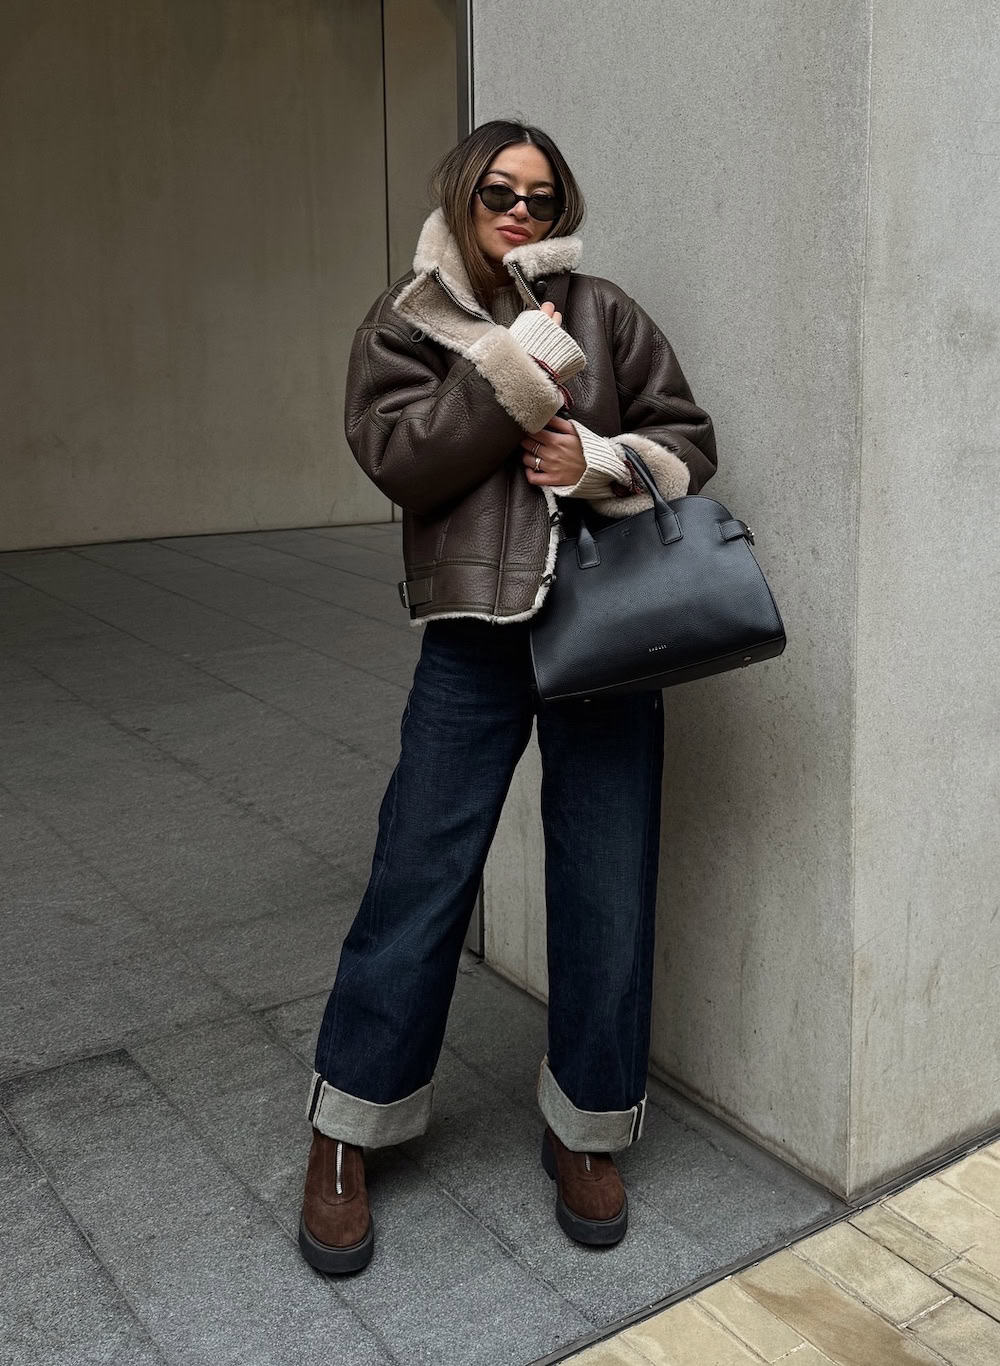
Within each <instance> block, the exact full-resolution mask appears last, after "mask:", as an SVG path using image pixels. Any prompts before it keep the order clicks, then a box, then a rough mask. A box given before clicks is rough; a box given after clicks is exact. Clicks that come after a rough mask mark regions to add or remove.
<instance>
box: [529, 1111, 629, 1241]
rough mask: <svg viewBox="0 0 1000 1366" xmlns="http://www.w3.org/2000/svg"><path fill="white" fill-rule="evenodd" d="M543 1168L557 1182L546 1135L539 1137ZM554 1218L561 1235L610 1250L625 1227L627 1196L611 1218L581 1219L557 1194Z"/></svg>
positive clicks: (553, 1160) (626, 1222)
mask: <svg viewBox="0 0 1000 1366" xmlns="http://www.w3.org/2000/svg"><path fill="white" fill-rule="evenodd" d="M542 1166H543V1167H544V1168H545V1170H546V1172H547V1173H548V1174H549V1176H550V1177H551V1178H552V1180H553V1181H556V1180H557V1172H556V1155H555V1153H554V1152H553V1151H552V1144H551V1143H550V1141H549V1135H548V1133H547V1132H546V1133H544V1134H543V1135H542ZM556 1218H557V1219H558V1221H559V1227H560V1228H561V1229H562V1230H563V1232H564V1233H567V1234H569V1236H570V1237H571V1238H573V1239H575V1241H576V1242H578V1243H588V1244H589V1245H590V1246H592V1247H610V1246H611V1245H612V1244H613V1243H620V1242H621V1240H622V1238H624V1236H625V1230H626V1229H627V1228H628V1195H627V1194H626V1196H625V1203H624V1204H623V1205H622V1207H621V1209H620V1210H619V1212H618V1213H617V1214H616V1215H615V1216H614V1218H613V1219H581V1217H580V1215H579V1214H574V1213H573V1211H572V1210H571V1209H570V1207H569V1205H567V1204H566V1201H565V1200H564V1199H563V1198H562V1196H561V1195H560V1194H558V1192H557V1194H556Z"/></svg>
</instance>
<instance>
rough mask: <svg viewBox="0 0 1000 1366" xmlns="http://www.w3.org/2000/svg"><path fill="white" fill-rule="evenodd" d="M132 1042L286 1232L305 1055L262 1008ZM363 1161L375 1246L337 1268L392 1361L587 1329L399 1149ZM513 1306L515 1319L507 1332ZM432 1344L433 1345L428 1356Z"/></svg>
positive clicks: (305, 1139) (295, 1176)
mask: <svg viewBox="0 0 1000 1366" xmlns="http://www.w3.org/2000/svg"><path fill="white" fill-rule="evenodd" d="M132 1054H133V1056H134V1057H135V1058H136V1059H137V1060H138V1061H139V1062H140V1064H141V1066H142V1067H143V1069H144V1070H145V1071H146V1072H147V1073H148V1074H149V1075H150V1076H151V1077H152V1078H153V1079H154V1080H155V1081H156V1083H157V1086H158V1087H159V1088H160V1089H161V1090H162V1091H163V1092H164V1093H165V1094H166V1095H167V1096H168V1097H169V1098H170V1100H171V1102H172V1103H173V1104H174V1105H175V1106H176V1108H177V1109H178V1110H179V1111H181V1113H182V1114H183V1115H184V1116H185V1119H186V1120H187V1121H188V1122H189V1123H190V1124H191V1125H192V1127H194V1128H195V1129H197V1131H198V1133H199V1135H200V1137H201V1139H202V1141H203V1142H204V1143H205V1144H206V1145H207V1146H208V1147H210V1148H211V1149H212V1151H213V1153H214V1154H215V1155H216V1156H217V1157H218V1158H219V1159H220V1161H222V1162H223V1163H224V1164H225V1165H226V1167H227V1168H228V1169H229V1170H230V1171H232V1172H233V1173H235V1174H236V1175H237V1176H238V1177H239V1179H240V1180H241V1181H242V1182H243V1183H244V1184H246V1185H247V1186H248V1188H249V1189H250V1190H251V1191H253V1192H254V1193H255V1195H257V1196H258V1197H259V1198H260V1199H261V1200H262V1201H263V1202H264V1203H266V1204H267V1205H268V1206H269V1207H270V1208H271V1210H272V1212H273V1214H274V1217H275V1219H276V1220H277V1222H278V1223H279V1224H280V1225H281V1226H282V1227H283V1228H284V1229H286V1231H287V1232H288V1234H289V1236H290V1237H291V1236H292V1235H293V1234H294V1232H295V1230H296V1228H297V1225H298V1218H299V1212H300V1209H301V1202H302V1183H303V1177H304V1172H305V1163H306V1158H307V1155H308V1149H309V1137H310V1128H309V1124H308V1121H307V1119H306V1113H305V1112H306V1103H307V1096H308V1090H309V1079H310V1076H311V1067H310V1066H309V1065H307V1064H306V1063H305V1062H303V1061H302V1060H300V1059H299V1058H297V1057H296V1056H294V1055H293V1054H292V1053H291V1051H290V1050H289V1049H288V1048H287V1047H285V1046H284V1045H283V1044H282V1043H281V1042H280V1041H279V1039H278V1038H277V1036H276V1034H275V1032H274V1031H273V1030H272V1029H271V1028H269V1027H268V1026H267V1025H266V1023H264V1022H263V1021H262V1020H247V1019H236V1020H230V1021H227V1022H222V1023H220V1024H219V1025H217V1026H208V1027H206V1028H204V1029H197V1030H190V1031H187V1032H186V1033H184V1034H183V1035H179V1036H177V1037H176V1038H173V1039H169V1040H163V1041H162V1042H160V1041H151V1042H149V1043H146V1044H143V1045H140V1046H138V1047H136V1048H134V1049H133V1050H132ZM366 1172H367V1179H368V1187H369V1197H370V1200H371V1204H372V1217H373V1220H374V1223H375V1231H376V1232H375V1236H376V1253H375V1257H374V1258H373V1260H372V1262H371V1264H370V1265H369V1266H368V1267H367V1268H366V1269H365V1272H364V1273H363V1274H362V1275H359V1276H355V1277H345V1278H343V1279H342V1280H339V1281H338V1291H339V1293H340V1295H341V1297H342V1298H343V1299H344V1301H345V1302H346V1303H347V1304H349V1305H351V1306H352V1307H353V1308H354V1309H355V1310H356V1311H357V1312H358V1313H359V1314H361V1315H362V1317H363V1318H364V1319H365V1320H366V1321H368V1322H377V1323H378V1326H379V1332H380V1334H381V1336H382V1340H383V1342H384V1343H385V1344H388V1346H389V1347H390V1349H391V1351H392V1353H393V1354H394V1355H395V1356H396V1357H397V1359H398V1360H400V1361H402V1362H423V1361H434V1360H437V1361H442V1360H443V1361H449V1360H453V1361H455V1362H456V1363H457V1362H459V1361H461V1362H463V1363H464V1361H465V1360H466V1356H465V1355H456V1356H454V1357H448V1356H447V1355H445V1352H446V1345H447V1344H448V1343H452V1342H458V1341H460V1340H464V1341H467V1343H468V1345H467V1346H466V1347H465V1348H463V1351H464V1352H467V1353H468V1360H469V1361H477V1362H478V1361H482V1362H484V1363H485V1362H489V1361H500V1360H506V1359H510V1360H512V1361H515V1360H524V1361H529V1360H532V1359H533V1358H532V1355H531V1353H532V1352H533V1351H534V1352H535V1355H541V1354H542V1353H541V1351H540V1350H539V1351H535V1348H536V1347H537V1344H538V1343H539V1342H540V1341H543V1340H544V1341H545V1342H547V1343H551V1344H552V1345H553V1346H555V1345H558V1344H559V1343H562V1342H570V1341H573V1340H574V1339H575V1338H578V1337H580V1336H582V1335H583V1334H585V1333H587V1332H589V1331H591V1330H592V1324H591V1322H590V1321H589V1320H588V1319H587V1318H585V1317H584V1316H583V1315H581V1314H580V1313H578V1312H577V1311H575V1310H574V1309H573V1307H572V1306H571V1305H570V1304H568V1303H567V1302H566V1301H565V1300H564V1299H563V1298H562V1296H561V1295H560V1294H559V1293H558V1292H557V1291H556V1290H555V1289H553V1288H552V1287H551V1286H549V1285H548V1284H546V1283H545V1282H544V1281H539V1280H538V1278H537V1277H536V1276H535V1275H534V1274H533V1272H532V1271H531V1269H530V1268H529V1267H528V1266H526V1265H523V1264H521V1263H520V1262H518V1261H517V1259H516V1258H514V1257H513V1256H512V1253H511V1251H510V1249H509V1248H508V1247H506V1246H505V1245H504V1243H503V1242H502V1241H501V1240H499V1239H497V1238H496V1237H495V1236H493V1235H492V1234H491V1232H490V1231H489V1230H488V1229H487V1228H486V1227H485V1226H484V1225H483V1224H482V1223H481V1222H480V1221H479V1220H478V1219H477V1218H475V1217H474V1215H473V1214H472V1213H470V1212H469V1211H468V1210H466V1209H465V1208H463V1206H462V1205H461V1204H460V1203H459V1202H457V1201H456V1200H455V1199H454V1198H453V1196H452V1195H451V1194H450V1192H449V1191H448V1189H446V1188H445V1187H443V1186H442V1185H441V1184H440V1182H438V1181H435V1180H434V1179H432V1178H431V1177H429V1176H428V1175H427V1173H425V1172H424V1171H423V1170H422V1169H421V1167H420V1166H418V1165H417V1164H416V1163H414V1162H413V1161H412V1159H411V1158H410V1157H409V1156H408V1155H407V1154H406V1152H405V1147H400V1148H387V1149H371V1150H369V1151H368V1152H367V1154H366ZM418 1268H419V1272H418V1274H415V1273H416V1272H417V1269H418ZM485 1285H492V1286H493V1289H494V1293H495V1296H496V1300H497V1302H496V1304H495V1305H494V1306H493V1308H492V1310H491V1312H490V1314H489V1315H487V1316H486V1317H485V1318H481V1317H480V1315H479V1306H478V1304H477V1301H476V1295H477V1294H478V1291H479V1288H480V1287H482V1286H485ZM460 1286H467V1287H469V1288H470V1297H469V1298H468V1299H464V1298H463V1297H462V1296H460V1295H456V1294H455V1291H456V1288H457V1287H460ZM518 1300H519V1301H520V1308H518V1309H516V1311H515V1305H516V1302H517V1301H518ZM526 1308H527V1312H528V1324H529V1325H530V1326H529V1327H527V1328H526V1327H525V1325H524V1313H525V1309H526ZM515 1313H516V1316H517V1317H519V1318H520V1319H521V1321H522V1322H521V1326H520V1327H519V1328H518V1329H517V1330H516V1331H513V1333H512V1331H511V1330H512V1326H513V1319H514V1317H515ZM540 1325H544V1332H543V1333H542V1334H541V1336H539V1327H540ZM525 1334H527V1336H525ZM519 1335H520V1336H519ZM518 1341H522V1342H525V1343H527V1346H526V1347H525V1348H524V1351H525V1353H526V1355H524V1356H523V1357H521V1356H517V1355H512V1356H510V1357H509V1358H508V1357H506V1356H505V1355H504V1353H505V1352H506V1351H507V1350H508V1348H510V1347H511V1344H512V1343H516V1342H518ZM435 1344H436V1347H435ZM434 1350H437V1351H438V1352H439V1353H441V1355H439V1356H438V1357H437V1358H435V1357H434V1356H433V1351H434ZM520 1350H521V1349H520V1348H518V1351H520ZM545 1350H550V1348H546V1349H545ZM490 1353H492V1354H493V1355H490Z"/></svg>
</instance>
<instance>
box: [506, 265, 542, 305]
mask: <svg viewBox="0 0 1000 1366" xmlns="http://www.w3.org/2000/svg"><path fill="white" fill-rule="evenodd" d="M507 269H508V270H509V271H510V273H511V275H513V277H514V283H515V284H516V285H517V287H518V289H519V290H520V291H521V294H522V296H523V298H524V301H525V303H526V304H527V305H528V307H529V308H538V306H539V305H538V300H537V299H536V298H535V296H534V294H533V293H532V290H531V286H530V285H529V284H528V281H527V279H526V277H525V274H524V271H523V270H522V269H521V267H520V266H519V265H518V264H517V262H516V261H511V263H510V265H509V266H508V267H507Z"/></svg>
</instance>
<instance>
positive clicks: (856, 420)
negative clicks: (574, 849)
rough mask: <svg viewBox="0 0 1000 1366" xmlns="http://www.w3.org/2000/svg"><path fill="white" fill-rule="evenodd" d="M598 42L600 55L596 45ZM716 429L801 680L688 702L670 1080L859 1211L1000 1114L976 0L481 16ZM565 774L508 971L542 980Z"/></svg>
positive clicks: (478, 37) (991, 33)
mask: <svg viewBox="0 0 1000 1366" xmlns="http://www.w3.org/2000/svg"><path fill="white" fill-rule="evenodd" d="M570 34H571V35H572V42H569V41H567V36H568V35H570ZM473 37H474V89H475V100H476V104H475V119H476V122H477V123H479V122H482V121H483V120H484V119H486V118H490V117H496V116H499V115H501V114H508V113H512V114H519V115H522V116H523V117H525V118H526V119H528V120H529V121H531V122H536V123H539V124H541V125H542V126H543V127H546V128H547V129H548V130H549V131H551V132H552V133H553V135H554V136H555V137H556V138H557V139H558V140H559V142H560V144H561V145H562V147H563V149H564V151H565V152H566V154H567V156H568V157H569V159H570V162H571V164H572V165H573V166H574V167H575V168H576V170H577V173H578V175H579V178H580V180H581V182H582V185H583V188H584V191H585V193H586V195H587V197H588V203H589V215H588V219H587V222H586V224H585V225H584V228H583V229H582V236H583V238H584V243H585V250H584V258H583V261H582V263H581V269H583V270H586V271H589V272H591V273H593V274H599V275H607V276H609V277H610V278H612V279H614V280H616V281H617V282H619V283H620V284H621V285H622V286H623V287H624V288H625V289H627V290H628V291H629V292H630V293H631V294H633V296H634V297H635V298H637V299H638V300H639V301H640V302H641V303H642V304H643V306H644V307H645V308H646V309H647V310H648V311H649V312H650V313H651V314H652V315H653V317H655V318H656V319H657V321H658V322H659V323H660V324H661V326H662V327H663V329H664V331H665V332H666V333H667V335H668V336H669V337H670V338H671V340H672V342H673V343H674V345H675V347H676V349H677V351H678V354H679V356H680V358H681V361H682V363H683V365H684V368H685V370H686V372H687V375H688V378H689V379H690V381H691V383H692V386H693V388H694V391H695V395H696V397H697V398H698V399H699V400H700V401H701V402H702V403H704V404H705V406H706V407H707V408H708V409H709V411H710V412H712V413H713V416H714V417H715V418H716V422H717V427H718V433H719V446H720V456H721V459H720V473H719V475H718V476H717V478H716V479H715V480H714V481H713V482H712V483H711V484H710V485H709V486H708V488H707V489H706V490H705V492H706V494H711V495H712V496H714V497H716V498H718V499H719V500H720V501H722V502H724V503H725V504H726V505H727V506H729V507H730V509H731V510H732V511H733V512H734V514H736V515H738V516H741V517H744V518H745V519H746V520H747V521H749V522H750V524H751V525H752V526H753V527H754V528H755V530H756V531H757V533H758V545H757V551H758V554H759V557H760V559H761V562H762V564H763V565H764V567H765V569H766V572H767V574H768V578H769V580H770V582H771V584H772V586H773V588H774V591H775V594H776V596H777V598H778V601H779V604H780V605H781V608H782V611H783V615H784V617H785V621H786V626H787V629H788V634H789V642H790V643H789V648H788V651H787V652H786V654H785V656H783V657H782V658H781V659H780V660H777V661H772V662H770V663H768V664H764V665H760V666H757V667H755V668H753V669H751V670H749V671H746V672H740V673H738V674H733V675H725V676H721V677H719V678H716V679H710V680H704V681H702V682H698V683H694V684H688V685H685V686H684V687H681V688H677V689H671V690H668V691H667V693H666V694H665V703H666V716H667V764H666V778H665V791H664V811H665V814H664V823H663V834H662V871H661V881H660V920H659V925H658V960H657V992H656V1005H655V1011H654V1027H653V1034H654V1037H653V1055H654V1063H655V1069H656V1070H657V1071H658V1072H659V1073H660V1074H662V1075H663V1076H665V1077H667V1078H668V1079H670V1080H671V1081H673V1082H674V1083H675V1084H676V1085H678V1086H679V1087H680V1088H682V1089H683V1090H685V1091H686V1092H687V1093H689V1094H690V1095H692V1096H694V1097H695V1098H697V1099H699V1100H700V1101H701V1102H702V1103H704V1104H705V1105H706V1106H708V1107H709V1108H711V1109H712V1110H714V1111H715V1112H716V1113H718V1114H720V1115H722V1116H723V1117H725V1118H727V1119H728V1120H730V1121H731V1122H733V1123H734V1124H736V1125H738V1126H739V1127H740V1128H742V1129H743V1130H744V1131H746V1132H747V1133H749V1134H751V1135H753V1136H754V1137H756V1138H758V1139H759V1140H760V1141H761V1142H763V1143H764V1144H765V1145H767V1146H768V1147H770V1148H771V1149H773V1150H774V1151H776V1152H778V1153H780V1154H782V1155H783V1156H785V1157H786V1158H787V1159H788V1160H789V1161H791V1162H793V1163H794V1164H795V1165H796V1166H798V1167H799V1168H800V1169H802V1170H803V1171H806V1172H808V1173H810V1174H811V1175H814V1176H815V1177H817V1178H818V1179H819V1180H821V1181H822V1182H824V1183H825V1184H826V1185H827V1186H829V1187H830V1188H831V1189H833V1190H835V1191H838V1192H840V1193H847V1194H858V1193H860V1192H862V1191H864V1190H866V1189H870V1188H872V1187H873V1186H874V1185H875V1184H877V1183H878V1182H880V1181H882V1180H884V1179H887V1178H888V1177H890V1176H892V1175H894V1174H897V1173H899V1172H902V1171H905V1170H907V1169H908V1168H909V1167H912V1166H913V1165H914V1164H916V1163H917V1162H918V1161H920V1160H921V1159H922V1158H925V1157H927V1156H930V1155H932V1154H934V1153H936V1152H939V1151H943V1150H945V1149H947V1148H948V1147H949V1146H950V1145H952V1144H954V1143H956V1142H958V1141H960V1140H962V1139H963V1138H965V1137H968V1136H971V1135H974V1134H975V1133H977V1132H979V1131H981V1130H985V1129H988V1128H990V1127H992V1126H994V1125H996V1124H997V1123H998V1122H1000V1012H998V1011H997V1010H996V1007H995V1001H996V998H997V983H998V975H1000V915H998V908H1000V893H998V892H997V877H996V873H997V853H996V829H997V817H998V805H1000V798H998V791H1000V762H998V757H997V746H996V736H997V733H998V719H1000V718H998V687H997V683H996V679H997V677H998V673H1000V670H998V665H1000V643H998V639H997V634H996V632H995V630H994V628H993V625H992V623H993V621H994V619H995V611H996V608H995V604H996V601H997V595H998V587H1000V570H998V565H1000V554H998V551H1000V518H998V515H997V512H998V509H997V502H998V494H997V489H998V487H1000V485H998V481H997V477H996V457H997V435H996V433H997V407H998V400H997V384H996V373H997V349H998V347H997V341H998V319H997V300H998V290H997V285H998V283H1000V281H998V257H1000V246H998V235H997V227H996V224H997V222H998V221H1000V180H998V177H997V176H996V153H997V129H998V128H1000V113H998V110H997V103H998V96H997V92H998V91H1000V51H998V40H997V33H996V27H995V24H993V22H992V20H991V18H990V16H989V13H988V10H983V9H982V8H981V7H980V6H978V5H976V4H974V3H973V0H961V2H960V3H957V4H952V5H950V6H947V7H945V8H944V9H942V8H941V7H939V6H934V7H932V6H931V5H930V3H929V0H916V3H913V2H911V3H906V4H904V3H902V0H874V3H873V4H868V3H863V2H862V0H848V3H846V4H844V3H838V4H834V3H832V0H823V2H822V3H818V4H813V5H810V6H807V7H804V8H796V7H789V6H787V5H782V4H779V3H777V0H771V3H763V2H762V0H761V2H759V3H753V4H750V5H741V6H737V5H732V4H728V3H726V4H723V3H719V0H707V3H705V2H703V3H698V4H694V3H681V4H677V5H672V6H669V7H663V6H660V5H652V4H646V3H637V2H636V0H631V2H628V3H625V4H621V3H615V4H611V3H606V0H598V3H595V4H592V5H589V6H587V7H585V8H583V9H581V8H580V7H579V6H577V5H574V4H570V3H569V2H568V0H556V3H553V4H551V5H547V6H545V7H543V8H539V7H538V6H534V5H531V4H528V3H526V0H491V3H490V4H489V5H486V4H485V3H482V2H481V0H477V3H475V5H474V23H473ZM537 781H538V756H537V751H535V750H534V749H532V750H531V751H529V754H528V755H527V756H526V758H525V761H524V763H523V765H522V771H521V772H520V773H519V775H518V777H517V779H516V780H515V785H514V788H513V790H512V794H511V799H510V801H509V803H508V808H507V811H506V812H505V815H504V819H503V822H502V824H501V829H500V832H499V835H498V839H497V843H496V846H495V848H494V851H493V854H492V855H491V859H490V864H489V867H488V870H487V915H488V921H487V953H488V957H489V958H490V960H491V961H492V962H493V963H494V964H495V965H496V966H497V967H498V968H499V969H500V970H501V971H503V972H505V973H507V974H508V975H509V976H511V977H512V978H514V979H515V980H518V981H520V982H522V983H523V984H524V985H526V986H527V987H528V988H529V989H530V990H533V991H535V992H536V993H537V994H539V995H544V991H545V947H544V907H543V901H542V894H541V859H542V849H541V839H540V831H539V823H538V815H537Z"/></svg>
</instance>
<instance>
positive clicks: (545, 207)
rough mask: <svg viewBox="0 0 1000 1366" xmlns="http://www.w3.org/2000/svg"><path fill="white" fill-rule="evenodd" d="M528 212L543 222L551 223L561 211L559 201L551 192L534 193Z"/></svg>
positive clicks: (529, 201) (530, 199) (529, 202)
mask: <svg viewBox="0 0 1000 1366" xmlns="http://www.w3.org/2000/svg"><path fill="white" fill-rule="evenodd" d="M528 212H529V213H530V214H531V216H532V218H537V219H538V220H539V222H541V223H551V221H552V219H553V218H555V216H556V215H557V214H558V212H559V201H558V199H556V197H555V196H554V195H551V194H533V195H532V196H531V197H530V198H529V200H528Z"/></svg>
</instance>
